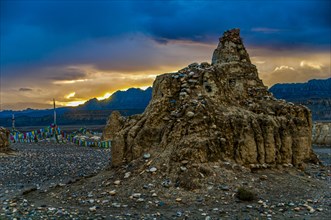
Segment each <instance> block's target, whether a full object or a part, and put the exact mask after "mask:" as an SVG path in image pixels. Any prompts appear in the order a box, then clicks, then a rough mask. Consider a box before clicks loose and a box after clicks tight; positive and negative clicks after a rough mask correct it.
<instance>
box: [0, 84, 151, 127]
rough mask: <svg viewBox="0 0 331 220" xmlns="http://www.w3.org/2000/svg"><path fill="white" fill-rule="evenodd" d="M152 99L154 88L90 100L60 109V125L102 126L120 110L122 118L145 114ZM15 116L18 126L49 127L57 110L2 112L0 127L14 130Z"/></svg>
mask: <svg viewBox="0 0 331 220" xmlns="http://www.w3.org/2000/svg"><path fill="white" fill-rule="evenodd" d="M151 97H152V88H151V87H149V88H147V89H146V90H142V89H137V88H130V89H128V90H127V91H117V92H115V93H114V94H113V95H112V96H110V97H109V98H108V99H105V100H101V101H99V100H97V99H96V98H94V99H90V100H89V101H87V102H85V103H84V104H82V105H79V106H77V107H61V108H57V109H56V114H57V124H59V125H75V124H81V125H94V124H95V125H99V124H106V120H107V118H108V116H109V115H110V114H111V112H112V111H114V110H118V111H120V112H121V114H122V115H126V116H128V115H133V114H140V113H142V112H143V111H144V110H145V108H146V106H147V105H148V103H149V100H150V99H151ZM12 114H15V122H16V123H15V124H16V126H17V127H21V126H47V125H49V124H51V123H52V122H53V109H43V110H36V109H26V110H22V111H11V110H6V111H2V112H0V126H5V127H11V124H12V120H11V118H12Z"/></svg>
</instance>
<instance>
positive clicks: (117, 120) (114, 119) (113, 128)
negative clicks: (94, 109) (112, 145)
mask: <svg viewBox="0 0 331 220" xmlns="http://www.w3.org/2000/svg"><path fill="white" fill-rule="evenodd" d="M124 122H125V118H124V117H122V116H121V114H120V112H119V111H113V112H112V113H111V115H110V116H109V118H108V121H107V124H106V126H105V129H104V130H103V133H102V139H103V140H113V139H114V135H115V134H116V133H117V132H118V131H120V130H121V128H122V126H123V124H124Z"/></svg>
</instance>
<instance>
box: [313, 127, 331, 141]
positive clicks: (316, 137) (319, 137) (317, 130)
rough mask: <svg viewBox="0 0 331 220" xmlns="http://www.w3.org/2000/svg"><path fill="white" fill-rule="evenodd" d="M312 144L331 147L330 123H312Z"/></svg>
mask: <svg viewBox="0 0 331 220" xmlns="http://www.w3.org/2000/svg"><path fill="white" fill-rule="evenodd" d="M313 144H316V145H324V146H331V122H316V123H314V125H313Z"/></svg>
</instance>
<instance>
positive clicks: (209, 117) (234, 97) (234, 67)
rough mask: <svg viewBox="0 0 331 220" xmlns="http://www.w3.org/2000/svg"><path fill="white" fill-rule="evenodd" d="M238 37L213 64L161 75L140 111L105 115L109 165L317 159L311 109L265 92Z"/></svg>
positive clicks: (226, 42)
mask: <svg viewBox="0 0 331 220" xmlns="http://www.w3.org/2000/svg"><path fill="white" fill-rule="evenodd" d="M239 33H240V31H239V29H233V30H230V31H226V32H225V33H224V35H223V37H221V38H220V42H219V45H218V47H217V49H216V50H215V52H214V55H213V58H212V64H211V65H210V64H208V63H201V64H197V63H193V64H191V65H189V66H188V67H185V68H184V69H182V70H179V71H178V72H175V73H166V74H163V75H160V76H158V77H157V78H156V80H155V81H154V84H153V96H152V100H151V101H150V103H149V105H148V106H147V108H146V110H145V112H144V113H143V114H141V115H137V116H134V117H128V118H127V119H126V120H125V121H124V120H122V119H121V120H119V118H120V116H119V115H118V114H117V113H116V115H113V116H112V117H111V118H110V120H114V124H115V127H116V129H113V130H110V129H108V130H107V129H106V131H105V132H104V134H107V135H108V136H109V137H112V140H113V142H112V166H113V167H117V166H121V165H122V164H123V163H124V164H125V163H128V162H130V161H133V160H135V159H137V158H140V157H141V156H142V155H143V154H144V153H146V152H148V153H150V154H151V155H154V156H155V157H154V158H153V164H155V165H156V166H158V165H159V166H161V167H167V170H168V172H172V171H173V170H174V169H172V167H173V166H174V165H176V164H177V165H178V164H183V163H185V164H196V163H200V164H201V163H208V162H218V161H232V162H235V163H237V164H240V165H250V166H252V165H266V166H273V165H277V164H293V165H294V166H300V165H302V164H304V163H305V162H306V161H309V160H311V159H314V158H315V156H314V154H313V152H312V148H311V142H312V140H311V132H312V130H311V127H312V120H311V112H310V110H309V109H308V108H306V107H304V106H299V105H293V104H291V103H287V102H285V101H283V100H277V99H275V98H274V97H273V95H272V94H271V93H270V92H268V89H267V87H266V86H264V85H263V82H262V80H260V79H259V77H258V72H257V69H256V66H254V65H253V64H252V63H251V61H250V58H249V55H248V53H247V51H246V49H245V47H244V45H243V42H242V39H241V38H240V35H239ZM164 165H165V166H164ZM177 165H176V166H177ZM177 167H178V166H177Z"/></svg>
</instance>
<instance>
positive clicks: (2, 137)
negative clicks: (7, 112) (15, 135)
mask: <svg viewBox="0 0 331 220" xmlns="http://www.w3.org/2000/svg"><path fill="white" fill-rule="evenodd" d="M9 134H10V132H9V130H8V129H6V128H4V127H0V152H6V151H8V150H9V149H10V148H9V146H10V144H9Z"/></svg>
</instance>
